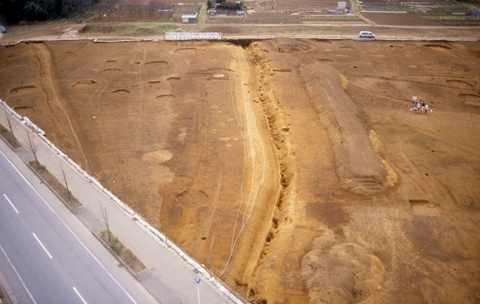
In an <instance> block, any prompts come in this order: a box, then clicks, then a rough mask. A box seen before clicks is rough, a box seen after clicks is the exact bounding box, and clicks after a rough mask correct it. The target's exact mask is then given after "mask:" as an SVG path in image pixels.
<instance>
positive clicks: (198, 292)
mask: <svg viewBox="0 0 480 304" xmlns="http://www.w3.org/2000/svg"><path fill="white" fill-rule="evenodd" d="M201 281H202V279H198V278H197V277H195V283H197V296H198V304H200V282H201Z"/></svg>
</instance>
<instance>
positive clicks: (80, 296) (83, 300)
mask: <svg viewBox="0 0 480 304" xmlns="http://www.w3.org/2000/svg"><path fill="white" fill-rule="evenodd" d="M73 290H75V292H76V293H77V296H78V297H79V298H80V300H82V302H83V304H87V301H85V299H84V298H83V297H82V295H81V294H80V293H79V292H78V290H77V289H76V288H75V287H73Z"/></svg>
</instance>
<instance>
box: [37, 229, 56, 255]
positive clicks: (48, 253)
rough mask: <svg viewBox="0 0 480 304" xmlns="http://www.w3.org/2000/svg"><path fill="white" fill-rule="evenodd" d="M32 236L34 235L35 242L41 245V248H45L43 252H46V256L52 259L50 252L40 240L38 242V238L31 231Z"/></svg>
mask: <svg viewBox="0 0 480 304" xmlns="http://www.w3.org/2000/svg"><path fill="white" fill-rule="evenodd" d="M32 234H33V236H34V237H35V239H36V240H37V242H38V243H39V244H40V246H42V248H43V250H45V252H46V253H47V255H48V257H49V258H50V259H53V258H52V255H51V254H50V252H48V250H47V248H45V246H43V244H42V242H40V239H39V238H38V237H37V236H36V235H35V233H34V232H32Z"/></svg>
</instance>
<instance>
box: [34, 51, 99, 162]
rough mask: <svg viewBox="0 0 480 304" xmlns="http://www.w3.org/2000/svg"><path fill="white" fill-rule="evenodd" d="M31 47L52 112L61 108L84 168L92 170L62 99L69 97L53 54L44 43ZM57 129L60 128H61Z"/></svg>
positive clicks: (46, 99)
mask: <svg viewBox="0 0 480 304" xmlns="http://www.w3.org/2000/svg"><path fill="white" fill-rule="evenodd" d="M31 49H32V51H33V53H34V55H35V58H36V59H37V62H38V65H39V71H40V73H39V76H40V77H39V81H40V83H41V86H38V87H40V88H42V90H43V93H44V94H45V96H46V98H45V101H46V103H47V105H48V106H49V108H50V111H51V113H52V114H54V113H55V111H53V108H56V109H60V112H61V114H63V119H65V120H66V122H67V124H68V130H69V131H70V132H69V133H71V136H72V137H73V138H74V140H75V143H76V146H77V148H78V151H79V152H80V154H81V156H82V159H83V163H84V164H85V167H84V169H86V171H87V172H90V167H89V163H88V159H87V157H86V155H85V153H84V151H83V148H82V144H81V143H80V140H79V138H78V136H77V134H76V132H75V129H74V127H73V125H72V121H71V120H70V115H69V113H67V110H66V109H65V108H64V107H63V102H62V100H66V99H67V98H66V96H65V93H64V92H63V88H62V87H61V86H60V85H59V82H58V83H57V81H58V75H57V73H56V70H55V66H54V63H53V59H52V54H51V52H50V51H49V50H48V48H47V47H46V46H45V45H44V44H43V43H41V44H33V45H32V46H31ZM72 116H73V115H72ZM53 118H54V120H55V122H56V119H57V117H55V115H54V116H53ZM56 123H58V122H56ZM60 125H61V124H60ZM56 129H57V130H60V129H61V128H56Z"/></svg>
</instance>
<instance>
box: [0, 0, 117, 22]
mask: <svg viewBox="0 0 480 304" xmlns="http://www.w3.org/2000/svg"><path fill="white" fill-rule="evenodd" d="M117 2H118V0H0V14H1V16H0V17H1V18H0V21H1V22H2V23H6V24H18V23H21V22H31V21H46V20H53V19H59V18H70V17H76V16H78V17H83V16H84V14H86V13H87V12H92V13H94V12H93V11H95V12H97V13H98V11H108V10H110V9H112V8H113V7H114V6H115V4H116V3H117Z"/></svg>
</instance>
